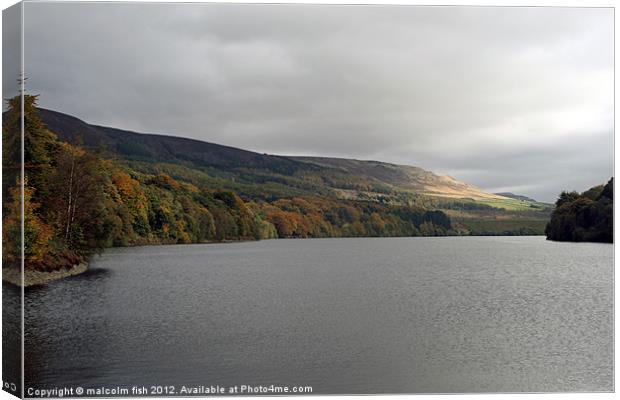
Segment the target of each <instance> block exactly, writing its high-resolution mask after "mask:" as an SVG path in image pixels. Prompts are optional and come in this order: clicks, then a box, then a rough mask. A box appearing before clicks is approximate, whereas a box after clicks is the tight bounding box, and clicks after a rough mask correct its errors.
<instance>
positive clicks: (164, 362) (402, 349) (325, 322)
mask: <svg viewBox="0 0 620 400" xmlns="http://www.w3.org/2000/svg"><path fill="white" fill-rule="evenodd" d="M612 250H613V247H612V246H610V245H604V244H583V243H582V244H571V243H553V242H548V241H545V240H544V239H543V238H540V237H520V238H518V237H510V238H509V237H495V238H492V237H488V238H474V237H471V238H463V237H455V238H391V239H381V238H360V239H325V240H272V241H262V242H250V243H235V244H211V245H188V246H153V247H141V248H127V249H110V250H107V251H106V252H105V253H104V254H103V255H102V256H101V257H96V258H95V260H94V262H93V264H92V269H91V271H89V272H88V273H86V274H83V275H80V276H75V277H71V278H69V279H66V280H63V281H59V282H55V283H52V284H49V285H45V286H42V287H38V288H32V289H29V290H27V291H26V300H25V303H26V305H25V307H26V315H27V319H26V368H27V373H26V382H27V386H36V387H40V388H48V387H51V386H56V385H73V386H78V385H80V386H83V387H97V386H102V385H104V386H117V385H120V386H123V385H124V386H134V385H140V386H141V385H146V386H149V385H152V384H157V385H182V384H186V385H217V384H219V385H226V386H232V385H243V384H245V385H249V384H253V385H270V384H276V385H278V384H279V385H289V386H293V385H312V386H313V388H314V391H315V393H406V392H472V391H473V392H485V391H502V392H515V391H517V392H518V391H573V390H579V391H593V390H596V391H598V390H606V391H608V390H612V388H613V386H612Z"/></svg>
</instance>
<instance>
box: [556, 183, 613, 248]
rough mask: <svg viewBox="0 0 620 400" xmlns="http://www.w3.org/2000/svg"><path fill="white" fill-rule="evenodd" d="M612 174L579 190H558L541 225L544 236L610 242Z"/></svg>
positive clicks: (611, 241) (574, 240)
mask: <svg viewBox="0 0 620 400" xmlns="http://www.w3.org/2000/svg"><path fill="white" fill-rule="evenodd" d="M613 197H614V196H613V178H611V179H610V180H609V182H607V184H606V185H605V186H604V187H603V186H597V187H594V188H592V189H589V190H587V191H585V192H583V193H582V194H579V193H577V192H570V193H568V192H562V193H561V194H560V197H559V198H558V200H557V202H556V209H555V210H554V211H553V214H552V215H551V221H549V224H548V225H547V227H546V229H545V233H546V234H547V239H550V240H558V241H573V242H606V243H613V214H614V213H613Z"/></svg>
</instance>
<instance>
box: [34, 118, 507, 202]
mask: <svg viewBox="0 0 620 400" xmlns="http://www.w3.org/2000/svg"><path fill="white" fill-rule="evenodd" d="M40 113H41V119H42V120H43V122H44V124H45V125H46V126H47V127H48V129H49V130H51V131H52V132H54V133H56V134H57V135H58V138H59V139H60V140H61V141H65V142H69V143H82V144H83V145H84V146H86V147H89V148H97V147H104V148H106V149H107V151H109V152H111V153H113V154H115V155H117V156H119V157H121V158H124V159H127V160H131V161H138V162H140V161H142V162H149V163H165V164H166V163H171V164H181V165H185V166H190V167H193V168H198V169H201V170H206V171H208V170H209V169H211V170H213V169H217V170H221V171H222V172H223V173H224V174H225V173H234V174H235V175H237V177H238V178H241V181H242V182H243V181H245V182H247V183H252V182H256V181H257V180H259V181H260V183H261V184H264V183H267V182H274V183H282V179H281V178H279V179H278V178H277V177H271V179H269V178H270V177H266V176H264V174H265V172H268V173H273V174H277V175H282V176H288V177H291V176H295V177H298V178H299V179H301V180H302V181H304V180H305V181H306V183H307V185H305V187H304V185H299V182H296V183H292V185H291V186H297V187H299V188H302V189H303V188H305V189H309V190H311V191H312V192H315V187H321V188H322V189H324V188H325V187H329V188H331V189H335V191H334V192H333V193H334V194H336V195H337V196H339V197H345V198H351V197H355V196H354V194H355V193H356V192H357V191H362V192H368V193H383V194H386V193H390V192H405V193H415V194H421V195H429V196H438V197H445V198H453V199H457V198H458V199H461V198H468V199H473V200H504V201H505V200H509V198H507V197H505V196H501V195H497V194H491V193H486V192H484V191H483V190H481V189H480V188H477V187H475V186H473V185H469V184H467V183H463V182H459V181H457V180H456V179H454V178H452V177H449V176H439V175H436V174H434V173H432V172H430V171H427V170H424V169H422V168H419V167H414V166H407V165H395V164H389V163H385V162H379V161H360V160H353V159H342V158H326V157H286V156H277V155H268V154H259V153H255V152H251V151H247V150H242V149H237V148H234V147H229V146H223V145H219V144H214V143H208V142H204V141H199V140H193V139H186V138H181V137H177V136H166V135H154V134H143V133H136V132H131V131H124V130H121V129H115V128H109V127H102V126H96V125H90V124H88V123H86V122H84V121H82V120H80V119H78V118H75V117H72V116H70V115H66V114H63V113H59V112H56V111H51V110H46V109H40ZM249 171H254V172H255V173H254V174H251V173H249ZM261 174H262V176H260V178H259V176H257V175H261ZM216 175H217V174H216ZM220 175H221V174H220ZM252 175H254V176H252ZM317 178H318V179H317ZM289 183H290V182H289Z"/></svg>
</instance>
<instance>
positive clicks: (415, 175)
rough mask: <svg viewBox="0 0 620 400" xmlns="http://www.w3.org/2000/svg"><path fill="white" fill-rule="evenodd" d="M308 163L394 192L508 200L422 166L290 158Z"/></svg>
mask: <svg viewBox="0 0 620 400" xmlns="http://www.w3.org/2000/svg"><path fill="white" fill-rule="evenodd" d="M291 158H292V159H294V160H298V161H303V162H306V163H310V164H314V165H318V166H324V167H329V168H336V169H338V170H341V171H343V172H346V173H348V174H352V175H356V176H365V177H368V178H369V179H373V180H375V181H377V182H380V183H382V184H384V185H385V186H387V187H389V188H390V189H393V190H400V191H406V192H413V193H419V194H425V195H429V196H439V197H447V198H459V199H461V198H469V199H474V200H490V199H493V200H506V199H507V198H506V197H504V196H500V195H496V194H492V193H487V192H484V191H483V190H482V189H480V188H478V187H476V186H473V185H469V184H467V183H463V182H460V181H457V180H456V179H454V178H452V177H450V176H447V175H443V176H442V175H436V174H434V173H432V172H430V171H427V170H425V169H422V168H420V167H414V166H410V165H396V164H389V163H385V162H380V161H361V160H353V159H345V158H327V157H291Z"/></svg>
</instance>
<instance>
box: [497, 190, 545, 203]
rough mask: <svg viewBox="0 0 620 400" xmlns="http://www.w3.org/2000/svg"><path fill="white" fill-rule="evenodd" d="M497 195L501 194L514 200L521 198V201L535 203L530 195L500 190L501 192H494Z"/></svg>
mask: <svg viewBox="0 0 620 400" xmlns="http://www.w3.org/2000/svg"><path fill="white" fill-rule="evenodd" d="M495 194H496V195H498V196H502V197H508V198H510V199H515V200H521V201H529V202H532V203H536V200H534V199H532V198H531V197H527V196H523V195H520V194H514V193H510V192H502V193H495Z"/></svg>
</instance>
